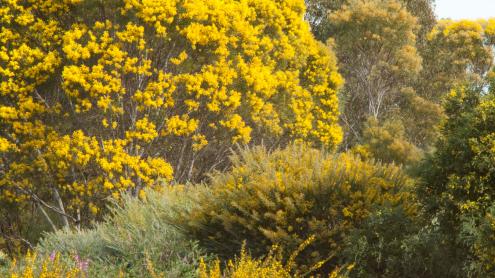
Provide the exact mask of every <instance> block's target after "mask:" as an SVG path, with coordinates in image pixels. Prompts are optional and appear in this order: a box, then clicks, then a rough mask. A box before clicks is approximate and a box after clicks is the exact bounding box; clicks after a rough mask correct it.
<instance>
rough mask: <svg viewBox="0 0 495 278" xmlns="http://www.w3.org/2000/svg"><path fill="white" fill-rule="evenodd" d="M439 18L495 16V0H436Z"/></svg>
mask: <svg viewBox="0 0 495 278" xmlns="http://www.w3.org/2000/svg"><path fill="white" fill-rule="evenodd" d="M435 2H436V12H437V15H438V18H451V19H478V18H489V17H495V0H436V1H435Z"/></svg>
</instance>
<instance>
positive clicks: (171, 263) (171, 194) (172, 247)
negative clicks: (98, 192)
mask: <svg viewBox="0 0 495 278" xmlns="http://www.w3.org/2000/svg"><path fill="white" fill-rule="evenodd" d="M179 191H180V189H176V190H167V191H166V192H163V193H157V192H152V191H149V192H147V195H146V200H140V199H138V198H133V197H130V196H125V197H124V198H123V200H122V201H123V202H122V203H123V204H124V205H123V206H119V205H118V204H117V203H116V204H115V205H114V206H112V207H111V214H110V216H108V217H107V218H106V219H105V221H104V222H102V223H99V224H96V225H95V227H94V228H93V229H89V230H83V231H79V232H78V231H67V230H61V231H59V232H56V233H52V234H48V235H47V236H46V237H45V238H44V239H42V240H41V242H40V244H39V246H38V251H39V252H40V253H43V254H50V253H51V252H60V253H61V254H63V255H65V256H69V255H70V254H77V255H78V256H80V257H81V258H85V259H87V260H89V261H90V267H89V272H90V273H92V275H96V276H94V277H104V276H108V277H116V275H117V274H119V273H120V272H122V273H124V274H127V275H129V276H130V277H141V276H142V275H145V274H144V273H148V274H150V275H151V273H150V269H149V268H150V266H153V269H152V271H153V272H156V273H162V274H163V276H165V277H194V276H195V275H196V272H197V267H198V266H199V259H200V258H201V257H202V256H204V254H203V253H202V252H201V250H200V249H199V248H198V246H197V245H196V244H195V243H194V242H191V241H189V240H188V239H186V238H184V236H183V235H182V233H181V232H180V231H178V230H177V229H175V228H174V227H172V226H171V225H169V224H168V223H167V221H166V219H167V217H172V215H171V210H170V208H169V206H170V205H172V204H173V203H176V204H180V205H181V206H187V205H188V204H187V203H186V202H187V200H185V199H183V198H181V195H182V194H181V193H178V192H179ZM135 275H138V276H135ZM151 276H153V275H151Z"/></svg>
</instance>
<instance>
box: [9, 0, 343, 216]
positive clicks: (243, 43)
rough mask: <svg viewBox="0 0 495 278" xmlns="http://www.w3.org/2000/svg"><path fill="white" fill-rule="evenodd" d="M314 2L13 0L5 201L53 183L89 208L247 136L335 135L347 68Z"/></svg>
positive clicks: (209, 160) (188, 167)
mask: <svg viewBox="0 0 495 278" xmlns="http://www.w3.org/2000/svg"><path fill="white" fill-rule="evenodd" d="M80 11H84V12H83V13H81V12H80ZM110 14H111V15H112V16H111V17H109V16H108V15H110ZM303 15H304V1H303V0H291V1H286V2H284V3H281V2H280V1H275V0H264V1H260V0H245V1H244V0H243V1H239V0H185V1H177V0H156V1H151V0H124V1H119V2H116V3H114V4H112V5H106V4H105V14H102V12H101V9H100V7H98V6H97V5H93V4H92V2H90V1H89V0H47V1H32V0H29V1H21V0H9V1H6V2H5V3H3V2H2V5H1V7H0V24H1V25H2V28H1V30H0V152H2V154H3V153H7V154H8V155H7V159H6V161H5V162H2V163H4V164H2V168H0V185H1V186H0V202H17V201H19V200H29V198H30V196H27V194H26V192H34V193H35V194H37V196H38V197H39V198H42V199H44V200H47V201H49V202H51V200H53V194H54V193H53V192H56V193H58V194H59V195H60V198H61V200H62V202H61V203H62V204H60V203H57V204H56V205H57V206H63V209H64V210H65V211H66V212H67V214H68V215H72V216H74V218H76V216H77V217H79V216H81V217H82V218H83V222H85V221H87V222H89V220H90V219H91V218H92V217H94V215H100V214H101V213H100V212H101V211H102V209H103V208H104V207H105V200H106V198H107V197H109V196H112V197H114V198H119V194H120V192H121V191H129V192H134V193H135V194H139V192H141V191H140V190H141V189H143V188H145V187H159V186H160V185H162V184H163V183H167V182H169V181H170V180H172V179H173V178H174V177H175V178H177V179H180V180H181V181H183V180H188V179H200V178H202V177H204V174H205V173H204V171H205V169H206V168H209V167H202V166H203V165H199V163H204V164H207V165H218V163H219V162H221V161H222V160H224V159H225V156H224V155H217V153H218V154H221V153H225V152H226V150H228V149H229V148H231V147H232V146H233V145H234V144H236V143H240V144H252V143H259V142H270V143H273V144H286V143H287V142H289V141H290V140H293V139H297V140H305V141H308V142H310V143H311V144H314V145H317V146H322V147H325V148H327V149H332V148H335V147H336V145H337V144H338V143H339V142H340V140H341V139H342V131H341V129H340V127H339V126H338V121H337V119H338V100H337V90H338V89H339V87H340V85H341V83H342V80H341V77H340V75H339V74H338V72H337V67H336V61H335V57H334V56H333V55H332V54H331V53H330V52H329V51H328V50H326V49H325V47H324V46H323V45H322V44H320V43H318V42H317V41H316V40H315V39H314V38H313V36H312V35H311V32H310V30H309V26H308V24H307V23H306V22H304V20H303ZM254 139H255V140H254ZM277 142H280V143H277ZM218 160H220V161H218ZM4 165H5V166H4ZM4 185H6V186H4ZM14 185H15V186H18V187H21V188H23V189H26V190H25V191H22V190H18V189H16V188H15V187H14ZM27 189H29V190H27ZM19 205H21V204H19Z"/></svg>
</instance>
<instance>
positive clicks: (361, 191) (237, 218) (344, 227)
mask: <svg viewBox="0 0 495 278" xmlns="http://www.w3.org/2000/svg"><path fill="white" fill-rule="evenodd" d="M233 161H234V166H233V168H232V170H231V171H230V172H228V173H217V174H214V175H212V178H211V185H210V187H205V188H203V189H202V190H201V192H200V193H199V194H197V196H194V195H192V194H191V196H192V197H190V198H191V199H192V202H193V203H194V202H195V203H196V204H197V205H196V206H193V207H192V208H188V209H178V211H179V212H180V214H181V215H182V216H181V217H176V218H174V219H171V220H172V221H174V222H175V223H176V224H177V225H179V226H180V227H181V228H183V229H184V230H185V231H186V233H187V234H190V235H191V236H192V237H194V239H197V240H198V241H200V243H201V244H202V245H203V246H205V247H206V248H208V249H209V251H211V252H213V253H216V254H220V255H221V256H223V257H225V258H228V257H232V256H234V255H235V254H236V250H239V248H240V247H241V246H242V244H243V242H244V241H246V248H247V249H248V250H250V251H251V252H252V254H253V255H254V256H261V255H263V254H266V252H268V251H269V248H270V246H272V245H279V246H281V247H282V249H283V250H284V251H285V252H284V253H285V254H284V259H287V258H288V256H289V255H290V254H291V252H292V251H293V250H295V249H296V248H297V247H298V246H299V245H300V244H301V243H302V242H304V241H305V240H306V239H307V238H308V237H310V236H312V235H314V236H316V238H315V241H314V242H313V243H311V244H310V245H309V246H308V247H307V248H305V249H304V250H303V251H302V252H301V254H300V255H299V256H298V258H297V260H296V263H297V266H298V270H299V271H302V272H304V271H308V270H309V269H310V268H311V267H312V266H313V265H315V264H317V263H320V262H323V264H324V266H323V268H322V269H321V270H322V271H323V272H325V271H327V272H328V271H329V270H331V269H333V268H334V267H335V266H337V265H338V264H339V260H340V259H342V258H341V257H339V256H340V255H339V254H340V251H341V250H342V248H343V242H344V241H343V239H345V237H346V236H347V235H348V234H349V233H350V231H351V230H352V229H354V228H356V227H359V226H360V225H361V223H363V221H364V220H365V219H367V218H368V217H369V216H370V215H371V214H372V213H373V212H374V211H375V209H376V208H380V207H392V208H397V209H398V210H403V211H404V212H405V213H409V214H413V213H414V210H415V208H414V206H413V205H411V204H410V201H411V202H412V198H411V196H410V195H411V194H409V193H408V192H407V190H408V184H409V181H408V179H407V178H406V177H405V176H404V175H403V174H402V173H401V171H400V169H399V168H397V167H395V166H381V165H379V164H373V163H368V162H363V161H362V160H360V159H359V158H356V157H353V156H350V155H347V154H342V155H337V156H333V155H330V154H326V153H325V152H322V151H318V150H314V149H310V148H307V147H302V146H290V147H289V148H287V149H284V150H277V151H274V152H273V153H270V154H269V153H267V151H266V150H264V149H263V148H255V149H253V150H245V151H242V152H241V154H240V155H236V156H234V157H233Z"/></svg>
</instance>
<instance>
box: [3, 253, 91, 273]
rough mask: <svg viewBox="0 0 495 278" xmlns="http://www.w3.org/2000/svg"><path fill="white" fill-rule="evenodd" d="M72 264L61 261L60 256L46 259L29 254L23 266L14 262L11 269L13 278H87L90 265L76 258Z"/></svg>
mask: <svg viewBox="0 0 495 278" xmlns="http://www.w3.org/2000/svg"><path fill="white" fill-rule="evenodd" d="M73 259H74V260H73V261H72V263H67V262H66V261H63V260H61V258H60V254H58V253H52V254H51V255H50V256H48V257H46V258H42V257H38V255H37V254H31V253H29V252H28V254H27V255H26V257H25V258H24V259H23V260H22V264H21V265H17V263H16V262H15V261H14V262H13V264H12V266H11V267H10V273H9V277H11V278H21V277H22V278H35V277H43V278H63V277H65V278H81V277H87V271H88V264H89V262H88V261H86V260H81V259H80V258H79V256H75V257H74V258H73Z"/></svg>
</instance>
